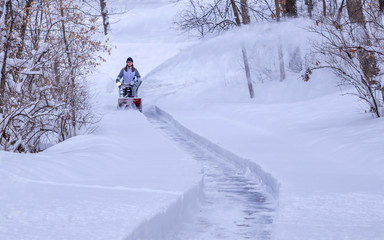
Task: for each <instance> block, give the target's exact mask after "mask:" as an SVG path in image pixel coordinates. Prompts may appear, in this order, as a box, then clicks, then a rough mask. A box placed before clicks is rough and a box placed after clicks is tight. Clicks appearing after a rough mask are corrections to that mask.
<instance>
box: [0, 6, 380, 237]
mask: <svg viewBox="0 0 384 240" xmlns="http://www.w3.org/2000/svg"><path fill="white" fill-rule="evenodd" d="M111 3H112V4H111V5H112V6H113V9H115V10H126V11H127V13H126V14H124V15H121V16H120V15H116V16H113V17H112V19H111V22H114V25H113V26H112V29H113V31H112V34H111V36H110V38H111V41H112V43H113V44H114V45H115V46H116V48H115V49H114V50H113V52H112V55H111V56H107V57H106V58H107V62H106V63H105V64H103V65H102V66H101V67H100V68H99V71H98V72H96V73H95V74H94V76H92V77H91V78H90V80H89V82H90V84H91V88H92V90H93V91H94V93H95V102H97V104H96V106H97V110H98V111H99V112H100V114H102V115H103V119H102V121H101V122H100V126H99V129H98V130H97V132H96V133H94V134H92V135H88V136H79V137H75V138H72V139H70V140H68V141H65V142H63V143H61V144H58V145H56V146H54V147H52V148H50V149H48V150H47V151H45V152H43V153H39V154H26V155H19V154H12V153H5V152H0V192H1V194H0V206H1V207H0V239H7V240H8V239H162V238H163V239H168V240H169V239H172V237H175V238H176V239H177V236H171V237H169V238H164V236H169V234H170V233H172V232H174V231H175V227H177V226H179V224H181V225H182V226H183V224H182V223H186V224H187V225H188V223H189V220H190V219H186V216H187V213H188V214H192V215H193V213H195V214H196V215H199V214H200V215H201V211H200V210H201V209H200V210H199V209H198V210H196V208H198V207H199V202H198V201H196V200H199V198H200V194H201V189H202V188H203V187H204V186H203V184H202V180H201V177H202V176H201V175H202V174H204V173H201V172H200V171H201V169H200V165H199V164H198V163H197V162H196V161H195V160H194V159H192V158H193V156H192V155H191V153H189V152H184V150H183V149H181V148H180V147H179V146H178V145H176V144H175V142H174V141H176V142H177V141H180V140H177V139H176V138H174V139H172V138H169V137H167V136H166V135H165V134H164V133H163V132H162V130H161V129H156V126H154V125H153V124H151V123H149V122H148V121H147V119H146V117H145V116H143V115H141V114H140V113H138V112H136V111H116V110H115V106H116V97H117V92H116V88H115V85H114V82H115V77H116V76H117V74H118V72H119V70H120V69H121V68H122V67H123V66H124V64H125V60H126V58H127V57H128V56H131V57H133V59H134V64H135V66H136V67H137V68H138V69H139V71H140V73H141V74H142V76H143V79H144V82H143V85H142V87H141V95H142V96H143V97H144V112H145V113H146V114H147V116H148V113H150V111H152V110H151V109H152V107H151V105H157V106H158V107H159V108H161V109H162V110H163V111H164V114H165V115H167V113H168V114H170V115H169V116H170V118H169V119H173V121H171V120H169V122H171V123H172V124H175V125H177V126H179V127H178V128H179V129H184V130H183V131H184V132H186V133H187V136H188V135H189V137H190V138H189V140H190V141H194V142H196V141H197V142H199V141H201V143H202V144H203V145H205V146H206V147H207V148H210V149H214V150H216V151H218V152H220V153H221V154H222V156H223V154H224V155H225V156H226V157H223V158H230V159H233V160H234V161H238V162H242V163H244V165H245V166H246V167H247V166H252V167H253V168H252V169H251V170H252V171H251V172H252V173H258V174H259V175H258V177H259V178H258V181H260V182H261V183H262V184H264V185H265V186H266V188H268V187H269V191H270V193H271V195H272V196H273V197H274V198H275V203H276V202H277V203H278V206H277V207H275V208H274V209H272V211H274V212H276V214H277V215H276V217H275V218H274V219H273V220H271V221H270V223H272V224H273V228H272V230H269V231H271V232H268V233H267V234H266V236H268V237H265V239H290V240H292V239H300V240H304V239H305V240H307V239H316V240H317V239H319V240H320V239H321V240H323V239H324V240H328V239H353V240H363V239H364V240H365V239H378V240H379V239H384V188H383V186H384V177H383V175H382V172H383V170H384V157H383V156H384V154H383V153H384V150H383V148H382V146H383V143H384V136H383V135H384V134H383V132H384V131H383V130H384V129H383V120H382V119H371V118H370V116H369V115H368V114H364V113H362V111H361V108H360V105H359V104H360V103H359V102H356V101H355V99H354V98H351V97H346V96H340V91H339V89H338V88H337V87H335V85H336V84H335V79H334V77H333V76H332V75H331V74H330V73H328V72H326V71H322V72H317V73H314V74H313V76H312V79H311V81H310V82H308V83H304V82H302V81H301V79H300V77H299V73H297V72H295V71H294V70H289V71H288V72H287V76H288V77H287V79H286V81H284V82H281V83H280V82H278V81H276V80H277V79H278V61H277V45H278V44H279V42H280V40H281V42H282V43H283V49H284V56H285V62H286V66H287V69H288V66H289V63H290V59H292V58H293V56H294V53H298V54H299V56H302V58H303V59H304V54H305V53H306V52H307V50H308V47H309V44H308V43H307V41H306V40H310V39H313V38H315V37H314V36H312V35H310V34H308V33H306V32H305V30H304V29H303V27H305V25H306V24H307V23H306V22H305V21H302V20H298V21H293V22H288V23H282V24H281V25H279V26H276V25H274V24H270V25H253V26H250V27H249V28H247V29H243V30H236V31H233V32H231V33H227V34H224V35H223V36H219V37H212V38H207V39H204V40H199V41H198V40H196V39H189V38H188V36H185V35H180V34H178V33H177V32H176V31H175V30H174V29H173V28H172V24H171V22H172V20H173V18H174V15H175V14H176V13H177V11H178V10H180V9H181V7H182V6H181V5H175V4H173V3H170V2H169V1H167V0H161V1H154V0H129V1H128V0H113V1H111ZM243 43H244V44H245V46H246V48H247V50H248V53H249V56H250V63H251V66H252V69H251V70H252V76H253V78H254V81H255V83H256V84H255V93H256V97H255V99H253V100H250V99H249V97H248V92H247V91H248V90H247V88H246V84H245V77H244V73H243V70H242V62H241V59H242V56H241V44H243ZM302 64H303V65H305V61H304V60H303V62H302ZM261 82H264V83H263V84H262V83H261ZM243 174H244V175H246V174H247V172H245V173H243ZM278 186H279V187H278ZM212 191H215V189H213V190H212ZM216 191H218V190H217V189H216ZM217 201H220V199H218V200H217ZM213 205H214V204H213ZM219 205H220V204H219ZM274 206H275V205H274ZM228 209H230V208H229V207H228ZM233 209H236V207H235V206H234V207H233ZM230 210H232V209H230ZM220 216H222V217H223V218H225V220H228V219H229V220H230V219H232V218H234V219H235V218H236V217H238V216H236V215H234V213H233V212H232V211H224V212H223V213H222V215H220ZM273 216H275V215H273ZM199 217H201V216H199ZM207 219H209V218H207ZM227 222H228V221H227ZM229 222H230V221H229ZM184 225H185V224H184ZM245 225H246V224H245ZM202 226H203V227H206V229H208V230H210V229H215V228H212V227H211V226H208V225H204V224H203V225H202ZM195 227H196V226H189V228H186V229H187V230H186V232H182V233H179V235H178V236H183V237H182V238H178V239H212V236H216V238H218V239H220V237H217V236H220V234H215V233H212V232H209V233H208V234H207V235H202V236H199V235H198V232H193V230H195ZM184 229H185V228H180V229H178V230H184ZM188 229H189V230H188ZM191 229H192V230H191ZM176 230H177V229H176ZM226 230H227V229H226ZM188 231H189V232H188ZM222 232H224V231H222ZM219 233H221V232H219ZM188 234H189V235H188ZM207 236H208V237H207Z"/></svg>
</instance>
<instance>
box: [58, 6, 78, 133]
mask: <svg viewBox="0 0 384 240" xmlns="http://www.w3.org/2000/svg"><path fill="white" fill-rule="evenodd" d="M60 14H61V17H62V19H63V20H61V26H62V29H61V30H62V34H63V41H64V44H65V51H66V53H67V58H68V63H69V68H70V69H71V74H70V78H71V93H70V94H71V96H70V98H71V99H70V104H71V112H72V114H71V115H72V116H71V120H72V127H73V134H74V136H76V111H75V104H76V103H75V93H74V91H75V89H76V86H75V84H76V82H75V76H74V73H73V64H72V57H71V53H70V50H69V44H68V40H67V36H66V34H67V31H66V27H65V20H64V17H65V15H64V6H63V0H60ZM70 134H72V132H71V133H70Z"/></svg>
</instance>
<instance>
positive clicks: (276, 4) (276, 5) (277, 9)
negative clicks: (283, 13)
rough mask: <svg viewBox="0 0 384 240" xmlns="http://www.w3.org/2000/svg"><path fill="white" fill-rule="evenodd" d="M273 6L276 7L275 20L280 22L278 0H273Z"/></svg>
mask: <svg viewBox="0 0 384 240" xmlns="http://www.w3.org/2000/svg"><path fill="white" fill-rule="evenodd" d="M275 8H276V21H277V22H280V4H279V0H275Z"/></svg>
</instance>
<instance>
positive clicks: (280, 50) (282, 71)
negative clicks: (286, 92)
mask: <svg viewBox="0 0 384 240" xmlns="http://www.w3.org/2000/svg"><path fill="white" fill-rule="evenodd" d="M275 7H276V21H277V22H280V4H279V0H275ZM278 58H279V67H280V81H283V80H284V79H285V67H284V54H283V47H282V46H281V38H280V37H279V46H278Z"/></svg>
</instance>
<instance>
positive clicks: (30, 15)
mask: <svg viewBox="0 0 384 240" xmlns="http://www.w3.org/2000/svg"><path fill="white" fill-rule="evenodd" d="M82 4H83V1H77V0H58V1H48V0H40V1H32V0H25V1H17V2H15V1H6V3H5V5H6V8H5V9H6V10H5V11H4V14H3V15H1V16H0V17H1V18H0V24H1V26H0V27H1V35H2V36H3V38H2V41H1V43H2V44H0V49H1V51H2V53H3V54H2V55H1V58H0V66H1V85H0V114H1V115H0V150H7V151H18V152H36V151H39V150H41V145H42V144H44V145H46V144H54V143H56V142H60V141H63V140H65V139H67V138H69V137H72V136H75V135H77V134H79V133H80V132H84V131H87V129H89V128H92V126H91V125H89V124H91V123H92V122H95V117H94V116H93V115H92V111H91V106H90V103H89V101H88V92H87V88H86V83H85V82H84V76H85V75H86V74H88V73H89V72H90V71H91V70H92V68H93V67H95V66H96V65H97V64H98V62H100V61H102V60H103V59H102V58H101V57H100V54H99V53H101V52H102V51H109V48H108V47H107V45H106V43H103V42H101V41H98V40H95V35H96V34H98V32H99V29H98V28H99V25H98V23H97V18H96V17H91V16H90V15H88V14H86V13H85V12H84V11H83V9H84V8H83V7H82Z"/></svg>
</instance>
